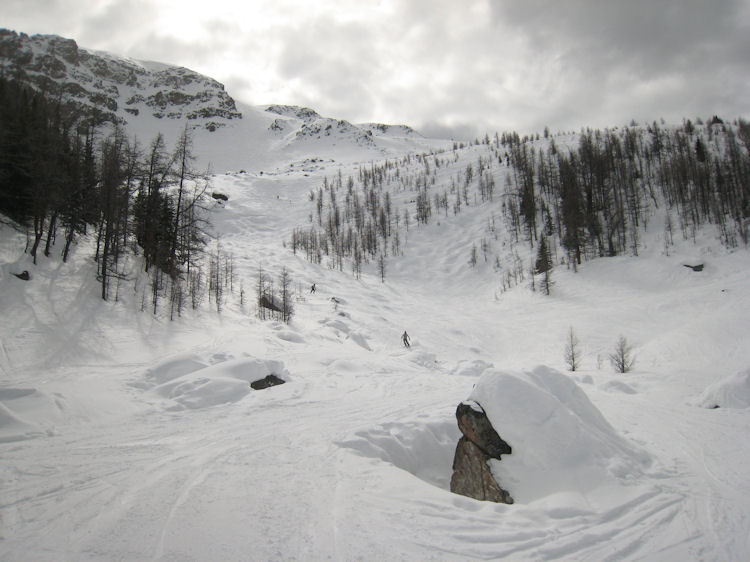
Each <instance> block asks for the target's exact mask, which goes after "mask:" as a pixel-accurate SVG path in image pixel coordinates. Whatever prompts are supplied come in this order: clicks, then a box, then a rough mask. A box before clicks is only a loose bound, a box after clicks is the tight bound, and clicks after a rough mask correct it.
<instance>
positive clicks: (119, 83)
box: [0, 29, 242, 130]
mask: <svg viewBox="0 0 750 562" xmlns="http://www.w3.org/2000/svg"><path fill="white" fill-rule="evenodd" d="M0 68H2V70H3V72H4V74H5V75H6V76H10V77H14V78H15V77H20V78H21V79H22V80H23V81H24V82H25V83H27V84H28V85H29V86H31V87H32V88H35V89H38V90H44V91H45V92H47V94H48V95H50V96H52V97H57V96H59V97H60V99H61V100H62V101H63V104H64V106H65V107H67V108H68V109H69V110H71V111H74V112H75V113H76V114H77V115H80V116H90V117H91V118H92V119H94V120H95V121H96V122H106V121H109V122H112V123H127V122H129V120H130V119H132V118H133V117H135V116H138V115H142V114H151V115H153V116H154V117H157V118H167V119H180V120H182V119H189V120H200V119H210V121H207V122H206V123H202V124H201V125H202V126H204V127H205V128H207V129H209V130H213V129H215V128H216V127H221V126H223V125H224V124H225V122H226V120H231V119H239V118H241V117H242V114H241V113H240V112H239V111H238V110H237V108H236V106H235V102H234V100H233V99H232V98H231V97H230V96H229V95H228V94H227V93H226V92H225V91H224V86H223V85H222V84H220V83H219V82H217V81H216V80H214V79H212V78H209V77H207V76H203V75H201V74H198V73H197V72H194V71H192V70H189V69H187V68H182V67H177V66H170V65H166V64H160V63H150V62H140V61H135V60H132V59H127V58H121V57H116V56H113V55H109V54H107V53H102V52H95V51H86V50H85V49H81V48H79V47H78V45H77V44H76V42H75V41H73V40H72V39H64V38H62V37H57V36H55V35H32V36H29V35H26V34H25V33H20V34H18V33H16V32H14V31H10V30H7V29H0Z"/></svg>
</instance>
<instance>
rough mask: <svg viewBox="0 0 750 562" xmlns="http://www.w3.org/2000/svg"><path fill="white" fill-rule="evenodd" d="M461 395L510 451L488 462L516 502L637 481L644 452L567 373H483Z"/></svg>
mask: <svg viewBox="0 0 750 562" xmlns="http://www.w3.org/2000/svg"><path fill="white" fill-rule="evenodd" d="M469 400H472V401H474V402H476V403H478V404H479V405H480V406H481V407H482V408H483V409H484V411H485V412H486V413H487V417H488V418H489V419H490V422H491V423H492V426H493V427H494V428H495V430H496V431H497V432H498V433H499V434H500V436H501V437H502V438H503V440H504V441H505V442H507V443H508V444H509V445H510V446H511V447H512V449H513V453H512V454H510V455H507V456H505V455H504V456H503V459H502V460H501V461H496V460H494V459H493V460H492V469H493V473H494V474H495V476H496V477H497V480H498V482H500V483H501V486H503V487H504V488H505V489H507V490H508V491H509V492H510V493H511V495H512V496H513V498H514V499H515V500H516V501H518V502H531V501H534V500H538V499H540V498H544V497H545V496H548V495H551V494H557V493H572V494H582V495H584V496H585V495H586V494H588V493H591V492H593V491H595V490H596V489H597V488H598V487H600V486H607V485H611V484H616V483H619V482H627V481H629V480H630V481H633V480H637V479H638V477H639V476H641V475H642V471H643V469H644V468H646V467H647V466H648V465H649V463H650V457H649V455H648V454H647V453H645V452H644V451H642V450H639V449H638V448H637V447H635V446H634V445H633V444H631V443H628V442H627V441H626V440H625V439H623V438H622V437H621V436H620V435H618V434H617V432H616V431H615V430H614V429H613V428H612V426H611V425H610V424H609V423H608V422H607V421H606V420H605V419H604V417H603V416H602V414H601V413H600V412H599V410H597V408H596V407H595V406H594V405H593V404H592V403H591V401H590V400H589V399H588V397H587V396H586V394H585V393H584V392H583V391H582V390H581V389H580V388H579V387H578V385H577V384H576V383H575V382H573V381H572V380H571V379H570V378H569V377H567V376H566V375H564V374H562V373H560V372H559V371H556V370H554V369H550V368H549V367H537V368H535V369H533V370H531V371H525V372H520V373H519V372H508V371H497V370H492V371H487V372H485V373H484V374H483V375H482V376H481V377H480V378H479V380H478V381H477V384H476V386H475V388H474V390H473V391H472V393H471V395H470V396H469Z"/></svg>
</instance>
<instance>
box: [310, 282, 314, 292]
mask: <svg viewBox="0 0 750 562" xmlns="http://www.w3.org/2000/svg"><path fill="white" fill-rule="evenodd" d="M314 292H315V283H313V284H312V287H310V294H311V295H312V294H313V293H314Z"/></svg>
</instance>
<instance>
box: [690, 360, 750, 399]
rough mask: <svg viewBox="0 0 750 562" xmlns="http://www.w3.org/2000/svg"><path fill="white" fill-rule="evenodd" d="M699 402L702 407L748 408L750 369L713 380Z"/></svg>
mask: <svg viewBox="0 0 750 562" xmlns="http://www.w3.org/2000/svg"><path fill="white" fill-rule="evenodd" d="M699 402H700V405H701V406H703V407H704V408H750V369H748V370H746V371H740V372H739V373H735V374H734V375H730V376H728V377H725V378H723V379H721V380H720V381H718V382H715V383H714V384H712V385H711V386H709V387H708V388H706V390H704V391H703V394H702V395H701V397H700V400H699Z"/></svg>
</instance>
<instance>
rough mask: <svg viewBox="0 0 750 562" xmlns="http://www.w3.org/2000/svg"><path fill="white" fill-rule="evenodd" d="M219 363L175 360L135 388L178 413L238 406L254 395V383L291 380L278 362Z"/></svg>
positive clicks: (222, 359) (149, 373)
mask: <svg viewBox="0 0 750 562" xmlns="http://www.w3.org/2000/svg"><path fill="white" fill-rule="evenodd" d="M216 359H217V357H216V356H214V357H210V358H208V360H202V359H201V358H199V357H197V356H195V355H187V356H183V357H176V358H173V359H170V360H167V361H165V362H164V363H161V364H159V365H157V366H156V367H153V368H151V369H149V370H148V371H146V373H145V375H144V377H143V381H142V382H141V381H138V382H135V383H132V384H133V386H136V387H140V388H144V389H149V391H150V393H151V394H154V395H157V396H160V397H162V398H167V399H168V401H169V402H168V404H169V405H168V406H167V409H168V410H172V411H175V410H182V409H191V410H194V409H199V408H207V407H210V406H216V405H218V404H230V403H232V402H237V401H239V400H241V399H242V398H244V397H245V396H246V395H247V394H249V393H250V392H252V390H251V388H250V383H251V382H254V381H256V380H259V379H263V378H265V377H266V376H267V375H271V374H273V375H276V376H278V377H281V378H282V379H284V380H285V381H288V380H289V379H290V376H289V373H288V372H287V371H286V369H285V368H284V364H283V363H282V362H281V361H278V360H261V359H257V358H254V357H239V358H236V359H228V358H225V357H219V359H220V360H219V361H218V362H217V361H216ZM149 387H152V388H149Z"/></svg>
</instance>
